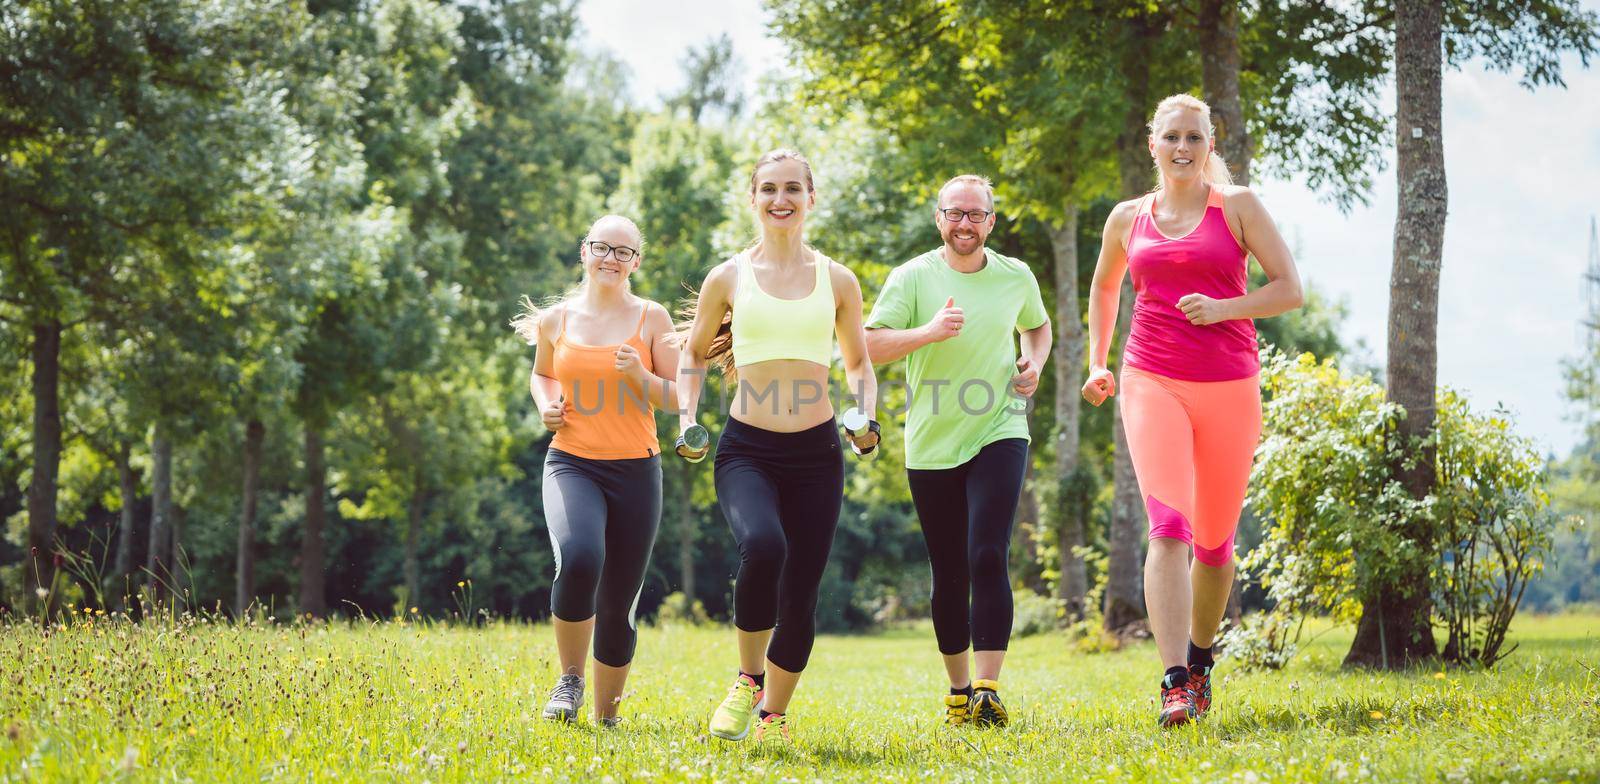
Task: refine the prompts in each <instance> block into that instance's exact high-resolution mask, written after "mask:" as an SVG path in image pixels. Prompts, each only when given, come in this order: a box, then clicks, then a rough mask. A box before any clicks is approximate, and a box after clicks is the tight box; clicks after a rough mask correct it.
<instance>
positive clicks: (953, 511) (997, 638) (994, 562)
mask: <svg viewBox="0 0 1600 784" xmlns="http://www.w3.org/2000/svg"><path fill="white" fill-rule="evenodd" d="M1027 465H1028V442H1027V441H1026V440H1024V439H1021V438H1006V439H1001V440H999V441H995V442H994V443H991V444H989V445H988V446H985V447H984V448H983V449H981V450H979V451H978V454H977V455H976V456H974V457H973V458H972V459H971V460H968V461H967V462H965V463H962V464H961V465H958V466H956V467H955V468H943V469H937V470H926V469H916V468H908V469H906V475H907V478H908V480H909V482H910V484H911V501H912V503H913V504H915V505H916V507H917V519H918V520H920V521H921V523H922V538H923V540H924V541H925V542H927V544H928V562H929V564H931V565H932V567H933V634H934V637H936V638H937V639H938V641H939V652H940V653H942V654H944V655H946V656H953V655H955V654H958V653H961V652H962V651H965V650H966V649H967V643H968V642H969V641H970V642H971V643H972V648H973V650H977V651H1003V650H1005V649H1006V643H1007V642H1008V641H1009V640H1010V639H1011V576H1010V574H1009V573H1008V571H1007V564H1006V560H1007V556H1008V555H1009V554H1010V551H1011V523H1012V521H1013V520H1014V519H1015V518H1016V516H1017V500H1018V498H1020V497H1021V495H1022V474H1023V469H1024V468H1026V467H1027Z"/></svg>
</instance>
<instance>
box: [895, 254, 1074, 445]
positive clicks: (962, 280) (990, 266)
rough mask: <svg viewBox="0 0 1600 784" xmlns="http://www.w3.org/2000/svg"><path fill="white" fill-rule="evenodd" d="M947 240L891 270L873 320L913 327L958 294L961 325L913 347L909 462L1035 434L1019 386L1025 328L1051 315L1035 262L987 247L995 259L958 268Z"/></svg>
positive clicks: (909, 360) (907, 439) (909, 374)
mask: <svg viewBox="0 0 1600 784" xmlns="http://www.w3.org/2000/svg"><path fill="white" fill-rule="evenodd" d="M941 251H942V249H939V250H932V251H929V252H927V253H924V254H922V255H921V256H918V257H916V258H914V259H912V260H910V261H908V262H906V263H904V264H901V265H900V266H898V267H896V268H895V269H894V270H893V271H891V272H890V273H889V279H888V280H887V281H886V282H884V284H883V291H881V292H879V293H878V301H877V302H875V303H873V306H872V317H871V318H869V319H868V320H867V325H866V326H867V328H869V329H871V328H873V327H887V328H889V329H911V328H913V327H920V326H922V325H923V324H926V323H928V322H929V321H932V320H933V317H934V314H936V313H938V312H939V310H940V309H941V308H943V307H944V304H945V302H946V301H947V300H948V299H949V298H950V297H954V298H955V305H956V307H958V308H961V310H962V314H963V315H964V316H965V317H966V323H965V324H964V325H963V326H962V328H961V334H959V335H957V336H955V337H953V338H951V339H949V340H946V341H944V342H942V343H930V344H928V345H926V346H923V347H922V348H919V349H917V350H916V351H913V352H911V354H910V355H909V356H907V357H906V363H907V377H908V378H907V383H908V384H909V388H908V389H907V395H908V397H909V399H910V401H911V406H910V408H909V409H908V410H907V411H906V434H905V442H906V444H905V450H906V467H907V468H919V469H940V468H954V467H956V466H959V465H961V464H962V463H965V462H967V461H968V460H971V459H972V458H974V457H976V456H977V454H978V450H980V449H983V448H984V447H985V446H987V445H989V444H992V443H994V442H996V441H999V440H1001V439H1004V438H1024V439H1025V438H1028V416H1027V403H1026V401H1024V400H1023V399H1022V398H1021V397H1020V396H1018V395H1017V394H1016V393H1015V392H1014V391H1012V389H1011V377H1012V376H1014V375H1016V373H1017V343H1016V337H1015V335H1014V332H1015V330H1018V329H1023V330H1028V329H1034V328H1035V327H1038V326H1039V325H1041V324H1043V323H1045V320H1046V318H1047V317H1048V316H1047V314H1046V313H1045V309H1044V300H1043V299H1042V298H1040V296H1039V281H1038V280H1036V279H1034V277H1033V271H1032V270H1029V269H1028V265H1026V264H1023V263H1022V262H1020V261H1017V260H1016V259H1013V258H1009V257H1006V256H1002V255H1000V254H998V253H995V252H994V251H992V250H988V249H987V248H986V249H984V255H985V256H987V258H988V263H987V264H985V265H984V266H983V269H981V270H978V271H977V272H972V273H963V272H957V271H955V270H953V269H951V268H950V265H949V264H947V263H946V262H945V260H944V255H943V253H942V252H941Z"/></svg>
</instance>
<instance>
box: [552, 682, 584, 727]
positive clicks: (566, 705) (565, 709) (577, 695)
mask: <svg viewBox="0 0 1600 784" xmlns="http://www.w3.org/2000/svg"><path fill="white" fill-rule="evenodd" d="M582 707H583V676H582V675H563V676H561V680H558V681H556V687H555V688H554V689H551V690H550V701H549V702H546V703H545V704H544V717H545V718H547V719H553V720H555V721H577V720H578V709H579V708H582Z"/></svg>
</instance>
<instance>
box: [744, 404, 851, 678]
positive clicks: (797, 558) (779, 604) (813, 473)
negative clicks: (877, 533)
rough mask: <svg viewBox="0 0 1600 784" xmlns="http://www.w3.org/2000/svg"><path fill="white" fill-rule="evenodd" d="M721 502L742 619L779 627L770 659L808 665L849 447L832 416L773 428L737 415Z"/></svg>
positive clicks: (754, 625) (751, 628)
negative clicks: (735, 551) (734, 550)
mask: <svg viewBox="0 0 1600 784" xmlns="http://www.w3.org/2000/svg"><path fill="white" fill-rule="evenodd" d="M715 476H716V485H717V503H718V505H720V506H721V507H722V513H723V515H725V516H726V517H727V518H728V527H729V528H731V529H733V538H734V539H735V540H736V541H737V542H738V543H739V576H738V579H736V580H735V581H734V584H733V624H734V625H735V626H737V627H739V628H740V629H741V630H743V631H747V632H759V631H765V630H767V629H771V628H773V627H774V626H776V627H777V629H776V631H774V632H773V634H772V642H771V643H770V644H768V646H767V660H768V661H771V662H772V663H773V664H776V665H778V666H779V667H782V668H783V669H784V670H787V671H789V672H800V671H801V670H804V669H805V667H806V661H807V660H808V659H809V658H811V644H812V642H813V641H814V640H815V638H816V626H817V624H816V611H817V586H818V585H819V584H820V583H821V582H822V570H823V568H824V567H826V566H827V565H828V550H829V549H831V548H832V547H833V532H834V529H835V528H837V527H838V526H839V508H840V505H841V504H842V503H843V502H844V456H843V453H842V452H840V449H839V433H838V430H837V429H836V426H835V425H834V423H833V421H832V420H829V421H827V422H824V423H822V424H820V425H817V426H816V427H813V428H811V429H809V430H802V431H800V432H798V433H774V432H772V431H770V430H763V429H761V428H759V427H754V426H752V425H747V424H744V423H743V422H740V421H739V420H737V419H731V418H730V419H729V420H728V424H727V427H726V428H724V429H723V431H722V437H721V438H720V439H719V440H718V441H717V460H716V472H715Z"/></svg>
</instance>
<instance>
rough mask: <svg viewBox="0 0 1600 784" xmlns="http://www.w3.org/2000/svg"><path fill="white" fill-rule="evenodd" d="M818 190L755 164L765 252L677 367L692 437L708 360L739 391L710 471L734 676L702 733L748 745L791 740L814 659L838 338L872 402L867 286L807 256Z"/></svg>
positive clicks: (755, 255)
mask: <svg viewBox="0 0 1600 784" xmlns="http://www.w3.org/2000/svg"><path fill="white" fill-rule="evenodd" d="M815 191H816V189H815V187H814V186H813V184H812V180H811V166H810V165H809V164H808V163H806V160H805V158H804V157H802V156H801V155H800V154H799V153H797V152H794V151H792V150H774V151H772V152H769V153H767V154H766V155H763V156H761V158H760V160H758V161H757V162H756V167H755V171H754V173H752V174H751V177H750V204H751V206H752V207H753V208H754V209H755V214H756V220H757V222H759V224H760V226H761V240H760V241H759V242H758V243H756V245H755V246H753V247H751V248H750V249H748V250H745V251H743V252H741V253H739V254H738V255H736V256H734V257H733V258H732V259H729V260H727V261H725V262H723V263H721V264H719V265H717V266H716V267H715V268H713V269H712V270H711V272H710V274H708V275H707V276H706V280H705V285H704V286H703V287H702V288H701V290H700V297H699V301H698V303H697V304H696V305H695V307H694V308H693V309H692V313H693V316H694V321H693V324H692V326H690V328H689V331H688V335H687V337H686V339H685V342H684V346H683V352H682V354H681V357H680V361H679V365H678V390H679V393H678V394H679V397H680V399H681V401H682V403H683V409H682V410H681V411H680V413H679V417H680V418H679V424H680V427H681V428H682V429H683V430H684V431H685V432H686V433H687V432H690V431H692V429H694V428H698V425H696V424H695V412H696V410H697V409H698V407H699V403H700V392H701V381H702V379H703V377H704V373H705V367H706V364H707V362H708V361H714V362H716V363H717V365H718V367H719V368H720V369H721V371H722V374H723V376H724V378H727V379H730V380H733V379H735V378H737V383H738V388H737V391H736V393H735V395H734V399H733V401H732V405H731V410H730V411H729V415H730V418H729V420H728V422H727V425H726V426H725V428H724V429H723V432H722V437H721V439H720V440H719V441H718V442H717V457H716V469H715V484H716V489H717V503H718V505H719V506H721V508H722V511H723V514H724V515H725V516H726V517H727V519H728V527H729V528H731V529H732V530H733V535H734V539H735V540H737V541H738V543H739V574H738V578H737V580H736V581H735V583H734V589H733V619H734V626H736V627H737V628H738V637H739V673H738V675H737V677H736V678H735V679H734V684H733V687H732V688H730V689H729V691H728V696H727V697H726V698H725V699H724V700H723V701H722V704H721V706H719V707H718V708H717V710H716V712H715V713H714V714H713V715H712V717H711V726H710V731H711V734H712V735H715V736H717V737H719V738H724V739H727V740H741V739H743V738H744V737H745V736H746V735H747V734H748V733H749V731H750V728H751V726H752V724H755V725H756V739H757V740H772V741H778V742H788V740H789V727H788V723H787V718H786V716H785V713H786V711H788V705H789V699H790V697H792V696H793V695H794V690H795V686H796V685H797V684H798V683H799V680H800V672H801V670H803V669H805V666H806V660H807V659H808V658H809V657H810V655H811V644H812V641H813V639H814V637H815V630H816V623H815V617H814V616H815V613H816V606H817V586H818V584H819V583H820V582H821V581H822V570H823V567H825V566H826V565H827V561H828V551H829V549H830V548H831V547H832V546H833V533H834V529H835V528H836V527H837V526H838V523H839V509H840V506H841V504H842V502H843V500H844V462H843V457H842V452H841V451H840V448H839V433H838V431H837V430H836V429H835V427H836V425H835V424H834V412H833V403H832V401H831V399H830V395H829V394H828V369H829V366H830V365H831V364H832V362H833V336H834V334H835V333H836V332H837V334H838V336H839V352H840V354H841V356H842V358H843V361H844V367H845V375H846V379H847V380H848V382H849V385H850V392H851V393H852V395H853V397H855V404H856V406H857V409H856V413H857V416H859V412H868V413H869V414H870V412H871V411H873V409H874V407H875V405H876V403H877V395H878V389H877V379H876V378H875V377H874V375H873V372H872V364H871V362H870V361H869V360H868V358H867V350H866V332H865V331H864V330H863V328H862V319H861V285H860V284H859V283H858V282H857V281H856V276H855V274H854V273H852V272H851V271H850V270H849V269H848V268H846V267H844V266H843V265H841V264H837V263H835V262H833V261H832V260H831V259H829V258H828V257H826V256H824V255H822V254H821V253H818V252H817V251H816V250H814V249H812V248H811V247H810V246H808V245H806V244H805V230H804V227H805V218H806V213H807V212H809V211H810V209H811V207H812V206H813V205H814V204H815V203H816V193H815ZM730 316H731V318H730ZM850 419H851V417H850V416H849V415H847V423H848V422H849V420H850ZM851 427H852V430H851V431H847V432H846V437H847V438H849V439H850V441H851V445H852V447H853V448H855V449H856V451H858V452H861V453H865V452H869V451H871V450H872V449H873V448H875V447H876V446H877V443H878V432H877V423H876V422H871V421H870V420H867V422H866V423H865V424H854V423H852V424H851ZM683 441H684V439H682V438H680V447H679V453H680V454H682V455H683V456H685V457H687V458H689V459H692V460H698V459H699V458H701V457H703V456H704V454H705V447H706V445H705V444H703V443H696V442H695V440H694V439H690V443H689V444H687V445H684V444H683ZM758 712H759V715H758Z"/></svg>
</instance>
